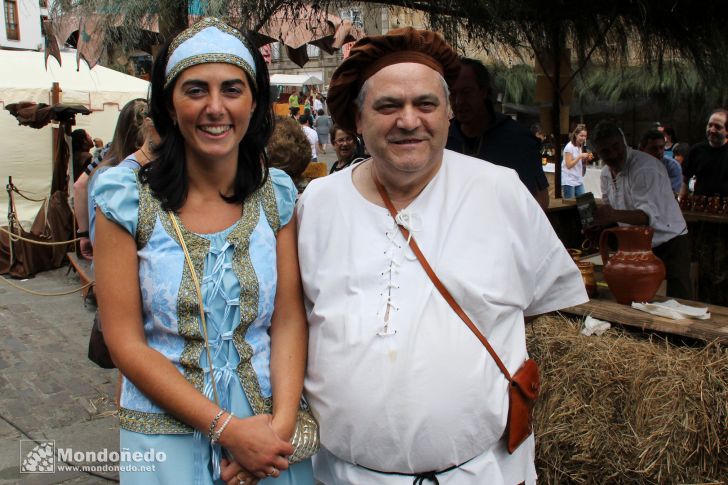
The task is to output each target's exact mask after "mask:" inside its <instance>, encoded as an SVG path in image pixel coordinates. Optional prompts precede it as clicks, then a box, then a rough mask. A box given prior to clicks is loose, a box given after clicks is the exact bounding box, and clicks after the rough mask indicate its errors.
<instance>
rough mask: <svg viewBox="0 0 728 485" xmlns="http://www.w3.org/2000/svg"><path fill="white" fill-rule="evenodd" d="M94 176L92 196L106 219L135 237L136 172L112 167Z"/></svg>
mask: <svg viewBox="0 0 728 485" xmlns="http://www.w3.org/2000/svg"><path fill="white" fill-rule="evenodd" d="M95 178H98V180H97V181H96V182H95V183H94V187H93V198H94V201H95V202H96V206H97V207H98V208H99V209H101V212H102V213H103V214H104V215H105V216H106V218H107V219H109V220H110V221H113V222H115V223H117V224H119V225H120V226H121V227H123V228H124V229H126V230H127V231H128V232H129V234H131V235H132V236H133V237H136V230H137V224H138V222H139V221H138V217H139V188H138V187H137V180H136V173H135V172H134V171H133V170H131V169H130V168H127V167H114V168H110V169H108V170H106V171H105V172H103V173H100V174H98V175H97V176H96V177H95Z"/></svg>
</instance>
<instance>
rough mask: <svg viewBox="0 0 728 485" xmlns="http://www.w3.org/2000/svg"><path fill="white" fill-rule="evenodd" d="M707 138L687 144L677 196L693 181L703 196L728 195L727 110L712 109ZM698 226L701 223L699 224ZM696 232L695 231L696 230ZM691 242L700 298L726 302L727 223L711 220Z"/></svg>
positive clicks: (708, 301)
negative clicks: (686, 155)
mask: <svg viewBox="0 0 728 485" xmlns="http://www.w3.org/2000/svg"><path fill="white" fill-rule="evenodd" d="M705 136H706V140H705V141H702V142H699V143H696V144H694V145H693V146H691V147H690V153H689V155H688V158H687V160H686V161H685V163H684V164H683V186H682V189H681V191H680V198H681V199H682V198H683V197H685V196H687V193H688V186H689V185H690V184H692V183H694V184H695V185H694V186H693V194H694V195H697V196H705V197H716V196H721V197H728V111H727V110H725V109H723V108H718V109H715V110H713V112H712V113H711V114H710V117H709V118H708V123H707V126H706V127H705ZM699 227H700V226H699ZM696 232H697V231H696ZM695 242H696V244H695V245H694V251H695V253H696V254H695V259H696V260H697V262H698V268H699V271H698V285H697V286H698V292H699V299H700V301H704V302H707V303H715V304H718V305H726V300H727V298H726V295H728V225H726V224H713V225H711V229H710V230H702V231H700V232H697V234H696V237H695Z"/></svg>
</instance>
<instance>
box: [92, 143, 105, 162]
mask: <svg viewBox="0 0 728 485" xmlns="http://www.w3.org/2000/svg"><path fill="white" fill-rule="evenodd" d="M93 141H94V151H93V154H92V155H93V157H94V160H101V151H102V150H103V149H104V140H102V139H101V138H94V140H93Z"/></svg>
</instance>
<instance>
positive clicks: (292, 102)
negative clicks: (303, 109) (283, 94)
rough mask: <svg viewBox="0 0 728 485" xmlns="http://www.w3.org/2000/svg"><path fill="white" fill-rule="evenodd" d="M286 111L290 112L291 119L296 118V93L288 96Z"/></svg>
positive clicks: (297, 108)
mask: <svg viewBox="0 0 728 485" xmlns="http://www.w3.org/2000/svg"><path fill="white" fill-rule="evenodd" d="M284 99H285V98H284ZM288 109H289V111H290V112H291V117H296V116H298V111H299V109H300V104H299V98H298V93H296V92H294V93H293V94H291V95H290V96H288Z"/></svg>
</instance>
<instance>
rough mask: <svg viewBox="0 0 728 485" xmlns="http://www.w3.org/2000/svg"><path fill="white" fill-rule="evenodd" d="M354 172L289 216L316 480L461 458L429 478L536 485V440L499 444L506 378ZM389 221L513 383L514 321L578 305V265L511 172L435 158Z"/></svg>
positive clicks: (519, 326)
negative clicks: (294, 232)
mask: <svg viewBox="0 0 728 485" xmlns="http://www.w3.org/2000/svg"><path fill="white" fill-rule="evenodd" d="M355 167H356V166H355ZM352 170H353V169H352V168H351V167H350V168H347V169H345V170H343V171H341V172H338V173H336V174H334V175H332V176H329V177H325V178H323V179H317V180H315V181H313V182H312V183H311V184H310V185H309V186H308V188H307V189H306V191H305V192H304V194H303V195H302V196H301V199H300V200H299V204H298V209H297V211H298V212H297V214H298V223H299V236H298V237H299V239H298V245H299V258H300V266H301V274H302V278H303V285H304V293H305V301H306V309H307V313H308V319H309V325H310V337H309V357H308V371H307V376H306V382H305V388H306V394H307V397H308V398H309V402H310V404H311V406H312V408H313V410H314V412H315V414H316V415H317V416H318V417H319V419H320V423H321V441H322V445H323V449H322V451H321V452H320V453H319V455H318V456H317V458H316V459H315V462H314V467H315V468H314V470H315V474H316V478H317V479H318V480H320V481H322V482H323V483H325V484H330V485H333V484H338V483H362V484H368V483H393V484H399V483H402V484H405V483H406V484H410V483H412V480H413V477H411V476H409V477H408V476H400V475H385V474H379V473H376V472H374V471H370V470H367V469H366V468H363V467H367V468H371V469H374V470H382V471H387V472H400V473H420V472H426V471H431V470H444V469H447V468H449V467H451V466H453V465H458V464H461V463H464V462H467V463H466V464H465V465H463V466H461V467H460V468H457V469H455V470H452V471H450V472H447V473H443V474H440V475H438V477H437V478H438V480H439V482H440V483H441V484H473V485H475V484H478V485H481V484H483V483H489V484H498V483H511V484H515V483H518V482H521V481H524V480H525V481H526V482H527V483H535V479H536V473H535V468H534V464H533V461H534V442H533V437H531V438H530V439H529V440H527V441H526V442H525V443H524V444H523V445H522V446H521V447H520V448H519V449H518V450H517V451H516V453H514V454H513V455H508V453H507V451H506V450H505V446H504V444H503V441H502V440H500V438H501V436H502V435H503V431H504V428H505V424H506V414H507V409H508V396H507V381H506V380H505V378H504V377H503V374H502V373H501V372H500V370H499V369H498V367H497V366H496V365H495V363H494V362H493V359H492V358H491V357H490V355H489V354H488V353H487V351H486V350H485V348H484V347H483V345H482V344H481V343H480V342H479V341H478V340H477V339H476V338H475V336H474V335H473V334H472V332H471V331H470V330H469V329H468V328H467V327H466V326H465V324H464V323H463V322H462V320H460V319H459V318H458V317H457V315H456V314H455V313H454V312H453V310H452V309H451V308H450V306H449V305H448V304H447V303H446V302H445V300H444V299H443V298H442V296H440V294H439V293H438V292H437V290H436V289H435V288H434V286H433V284H432V283H431V281H430V280H429V278H428V277H427V275H426V274H425V272H424V270H423V269H422V267H421V266H420V263H419V262H418V261H417V260H416V258H415V257H414V255H413V254H412V253H411V251H410V250H409V249H408V248H407V245H406V240H405V239H404V237H403V236H402V235H401V233H400V232H399V230H398V229H397V228H396V227H395V225H394V221H393V220H392V217H391V216H390V214H389V212H388V211H387V209H386V208H383V207H379V206H377V205H375V204H372V203H370V202H369V201H367V200H366V199H364V198H363V197H362V195H361V194H360V193H359V192H358V190H357V189H356V188H355V187H354V185H353V182H352V179H351V177H352ZM399 219H400V220H401V221H402V222H405V223H406V224H408V225H409V227H410V228H411V229H413V232H414V237H415V238H416V240H417V242H418V244H419V246H420V248H421V249H422V252H423V253H424V254H425V256H426V257H427V258H428V260H429V262H430V264H431V265H432V267H433V269H434V270H435V272H436V273H437V274H438V276H439V277H440V279H441V280H442V281H443V283H444V284H445V286H446V287H447V288H448V289H449V290H450V292H451V293H452V295H453V297H454V298H455V299H456V300H457V301H458V302H459V303H460V305H461V306H462V307H463V308H464V309H465V311H466V312H468V314H469V315H470V317H471V318H472V320H473V321H474V322H475V323H476V324H477V325H478V326H479V328H480V329H481V331H482V332H483V333H484V334H485V335H486V336H487V337H488V339H489V341H490V343H491V345H492V346H493V348H494V349H495V350H496V352H497V353H498V355H499V356H500V358H501V360H502V361H503V362H504V364H505V365H506V366H507V367H508V369H509V371H510V372H511V373H513V372H515V371H516V370H517V369H518V368H519V367H520V366H521V364H522V363H523V361H524V360H525V359H526V358H527V353H526V342H525V327H524V323H523V317H524V315H536V314H540V313H544V312H548V311H552V310H556V309H559V308H563V307H566V306H571V305H576V304H579V303H582V302H584V301H586V300H587V297H586V293H585V291H584V285H583V282H582V279H581V276H580V274H579V271H578V270H577V268H576V266H575V265H574V263H573V262H572V260H571V258H570V257H569V255H568V254H567V253H566V251H565V249H564V246H563V245H562V243H561V242H560V241H559V240H558V238H557V237H556V235H555V234H554V232H553V229H552V228H551V225H550V224H549V222H548V220H547V218H546V216H545V214H544V213H543V211H542V210H541V209H540V207H539V206H538V204H537V203H536V201H535V200H534V199H533V197H532V196H531V195H530V193H529V192H528V191H527V190H526V188H525V187H524V186H523V184H522V183H521V182H520V180H519V179H518V176H517V175H516V173H515V172H514V171H512V170H509V169H505V168H503V167H498V166H495V165H492V164H490V163H484V162H483V161H482V160H478V159H474V158H471V157H467V156H464V155H459V154H456V153H454V152H450V151H447V150H446V151H445V155H444V160H443V164H442V167H441V168H440V170H439V171H438V173H437V175H436V176H435V177H434V179H433V180H432V181H431V182H430V183H429V184H428V185H427V187H425V189H424V190H423V191H422V193H421V194H420V195H419V196H418V197H417V198H416V199H415V200H414V201H413V202H412V203H411V204H410V205H409V206H408V207H407V209H406V210H405V211H403V212H400V214H399ZM469 460H470V461H469ZM357 465H361V466H357Z"/></svg>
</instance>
